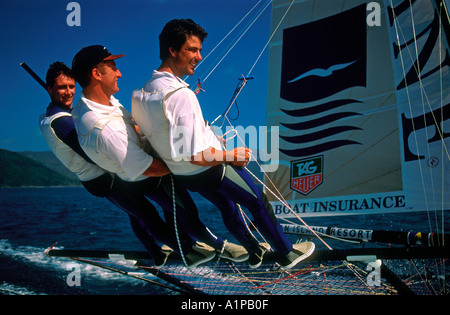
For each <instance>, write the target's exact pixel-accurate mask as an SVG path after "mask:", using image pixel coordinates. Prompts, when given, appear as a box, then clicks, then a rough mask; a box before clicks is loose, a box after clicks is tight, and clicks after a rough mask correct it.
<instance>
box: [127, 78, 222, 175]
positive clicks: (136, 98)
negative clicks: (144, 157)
mask: <svg viewBox="0 0 450 315" xmlns="http://www.w3.org/2000/svg"><path fill="white" fill-rule="evenodd" d="M131 113H132V115H133V118H134V120H135V121H136V123H137V124H138V126H139V128H140V129H141V131H142V132H143V133H144V135H145V136H146V137H147V139H148V140H149V142H150V144H151V145H152V147H153V149H155V150H156V152H157V153H158V154H159V155H160V157H161V158H162V159H163V160H164V162H165V163H166V164H167V166H168V167H169V169H170V170H171V171H172V173H173V174H175V175H194V174H198V173H201V172H203V171H205V170H207V169H208V168H209V167H204V166H199V165H194V164H192V163H191V162H190V158H191V157H192V156H194V155H196V154H197V153H200V152H202V151H204V150H206V149H208V148H209V147H214V148H216V149H218V150H222V147H221V143H220V141H219V140H218V138H217V136H216V134H215V133H214V131H213V129H212V128H211V127H210V126H207V125H206V124H205V120H204V119H203V114H202V111H201V108H200V104H199V103H198V100H197V96H196V95H195V94H194V92H193V91H191V90H190V89H189V85H187V84H186V83H185V82H184V81H183V80H181V79H180V78H178V77H176V76H175V75H173V74H171V73H168V72H159V71H154V72H153V75H152V77H151V78H150V79H149V80H148V81H147V82H146V84H145V86H144V88H142V89H137V90H135V91H133V94H132V100H131Z"/></svg>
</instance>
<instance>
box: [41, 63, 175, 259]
mask: <svg viewBox="0 0 450 315" xmlns="http://www.w3.org/2000/svg"><path fill="white" fill-rule="evenodd" d="M46 85H47V91H48V93H49V95H50V98H51V103H50V105H49V106H48V108H47V111H46V113H44V114H42V115H41V116H40V117H39V126H40V129H41V132H42V135H43V136H44V138H45V141H46V142H47V144H48V145H49V147H50V148H51V150H52V151H53V153H54V154H55V155H56V157H57V158H58V159H59V160H60V161H61V163H62V164H64V166H66V167H67V168H68V169H69V170H70V171H72V172H73V173H74V174H75V175H76V176H77V177H78V178H79V180H80V181H81V183H82V185H83V186H84V187H85V188H86V190H87V191H88V192H89V193H91V194H92V195H94V196H96V197H105V198H107V199H108V200H109V201H111V202H112V203H113V204H115V205H116V206H118V207H119V208H120V209H122V210H124V211H125V212H127V213H128V215H129V218H130V222H131V227H132V229H133V231H134V233H135V234H136V236H137V237H138V239H139V240H140V241H141V242H142V244H143V245H144V247H145V248H146V250H147V251H148V252H149V253H150V255H151V256H152V257H153V259H154V262H155V265H156V266H157V267H161V266H162V265H164V263H165V261H166V259H167V256H168V254H169V253H170V251H168V250H164V251H163V250H162V249H161V248H160V246H159V245H158V244H157V243H156V242H155V240H154V238H153V237H152V236H151V232H150V230H149V229H148V227H147V226H146V225H145V223H144V221H142V220H140V219H139V217H137V216H136V214H139V215H151V214H152V213H151V210H153V205H152V204H151V203H150V202H148V200H146V199H145V198H144V197H142V196H141V195H138V194H133V193H130V192H127V191H123V189H120V187H118V186H117V185H116V184H115V183H114V178H113V176H112V175H111V174H110V173H109V172H106V171H105V170H104V169H102V168H100V167H99V166H97V165H95V163H94V162H92V161H91V159H90V158H89V157H88V156H87V155H86V153H84V151H83V150H82V149H81V146H80V144H79V142H78V136H77V133H76V130H75V126H74V123H73V119H72V114H71V113H72V103H73V98H74V95H75V79H74V78H73V75H72V73H71V71H70V69H69V67H67V66H66V65H65V64H64V63H62V62H59V61H57V62H54V63H52V64H51V65H50V66H49V69H48V71H47V75H46ZM138 209H142V210H139V211H138ZM147 209H149V210H147ZM158 218H159V216H154V217H152V218H151V219H152V220H153V221H154V222H155V220H156V222H155V223H157V220H158ZM159 224H165V223H164V221H162V220H161V219H160V222H159Z"/></svg>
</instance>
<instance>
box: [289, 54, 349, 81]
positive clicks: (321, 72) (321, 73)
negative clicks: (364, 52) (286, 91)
mask: <svg viewBox="0 0 450 315" xmlns="http://www.w3.org/2000/svg"><path fill="white" fill-rule="evenodd" d="M355 62H356V60H355V61H353V62H348V63H343V64H338V65H334V66H331V67H329V68H328V69H320V68H318V69H313V70H310V71H308V72H306V73H304V74H302V75H299V76H298V77H296V78H295V79H293V80H290V81H288V82H287V83H293V82H297V81H299V80H301V79H304V78H307V77H309V76H318V77H328V76H330V75H332V74H333V72H334V71H337V70H342V69H345V68H347V67H348V66H350V65H352V64H353V63H355Z"/></svg>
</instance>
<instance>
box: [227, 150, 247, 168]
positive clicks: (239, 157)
mask: <svg viewBox="0 0 450 315" xmlns="http://www.w3.org/2000/svg"><path fill="white" fill-rule="evenodd" d="M231 153H232V154H233V158H232V160H231V161H229V160H228V158H229V155H230V154H231ZM251 153H252V150H250V149H248V148H242V147H241V148H236V149H234V150H233V151H228V152H227V162H228V161H229V162H230V163H231V164H232V165H234V166H239V167H244V166H246V165H247V164H248V163H249V162H250V158H251Z"/></svg>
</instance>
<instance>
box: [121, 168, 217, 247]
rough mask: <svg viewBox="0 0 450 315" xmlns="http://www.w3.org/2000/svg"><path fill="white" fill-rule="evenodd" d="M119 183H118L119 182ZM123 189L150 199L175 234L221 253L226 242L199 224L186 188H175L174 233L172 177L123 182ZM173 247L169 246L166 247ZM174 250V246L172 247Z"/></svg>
mask: <svg viewBox="0 0 450 315" xmlns="http://www.w3.org/2000/svg"><path fill="white" fill-rule="evenodd" d="M117 180H118V179H116V181H117ZM119 181H120V182H121V185H124V186H126V188H127V189H128V190H129V191H130V192H133V193H138V194H141V195H145V196H146V197H148V198H149V199H151V200H153V201H155V202H156V203H157V204H158V205H159V206H160V207H161V208H162V209H163V212H164V217H165V219H166V222H167V224H168V225H169V226H170V227H172V231H171V232H172V234H173V235H174V236H175V233H178V234H179V235H182V236H183V237H186V238H187V237H190V238H193V239H195V240H198V241H201V242H204V243H206V244H208V245H210V246H212V247H214V248H216V249H221V248H222V245H223V239H221V238H220V237H217V236H215V235H214V234H212V233H211V232H210V231H209V230H208V229H207V228H206V226H205V225H204V224H203V222H202V221H201V220H200V217H199V214H198V209H197V206H196V205H195V203H194V201H193V200H192V198H191V196H190V194H189V192H188V191H187V190H186V188H184V187H181V186H177V185H175V186H174V190H175V213H176V221H177V231H175V223H174V211H173V210H174V209H173V208H174V204H173V195H172V182H171V176H170V175H168V176H164V177H162V178H155V177H149V178H148V179H145V180H142V181H138V182H124V181H121V180H119ZM167 245H168V246H170V245H169V244H167ZM170 247H172V246H170Z"/></svg>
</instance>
